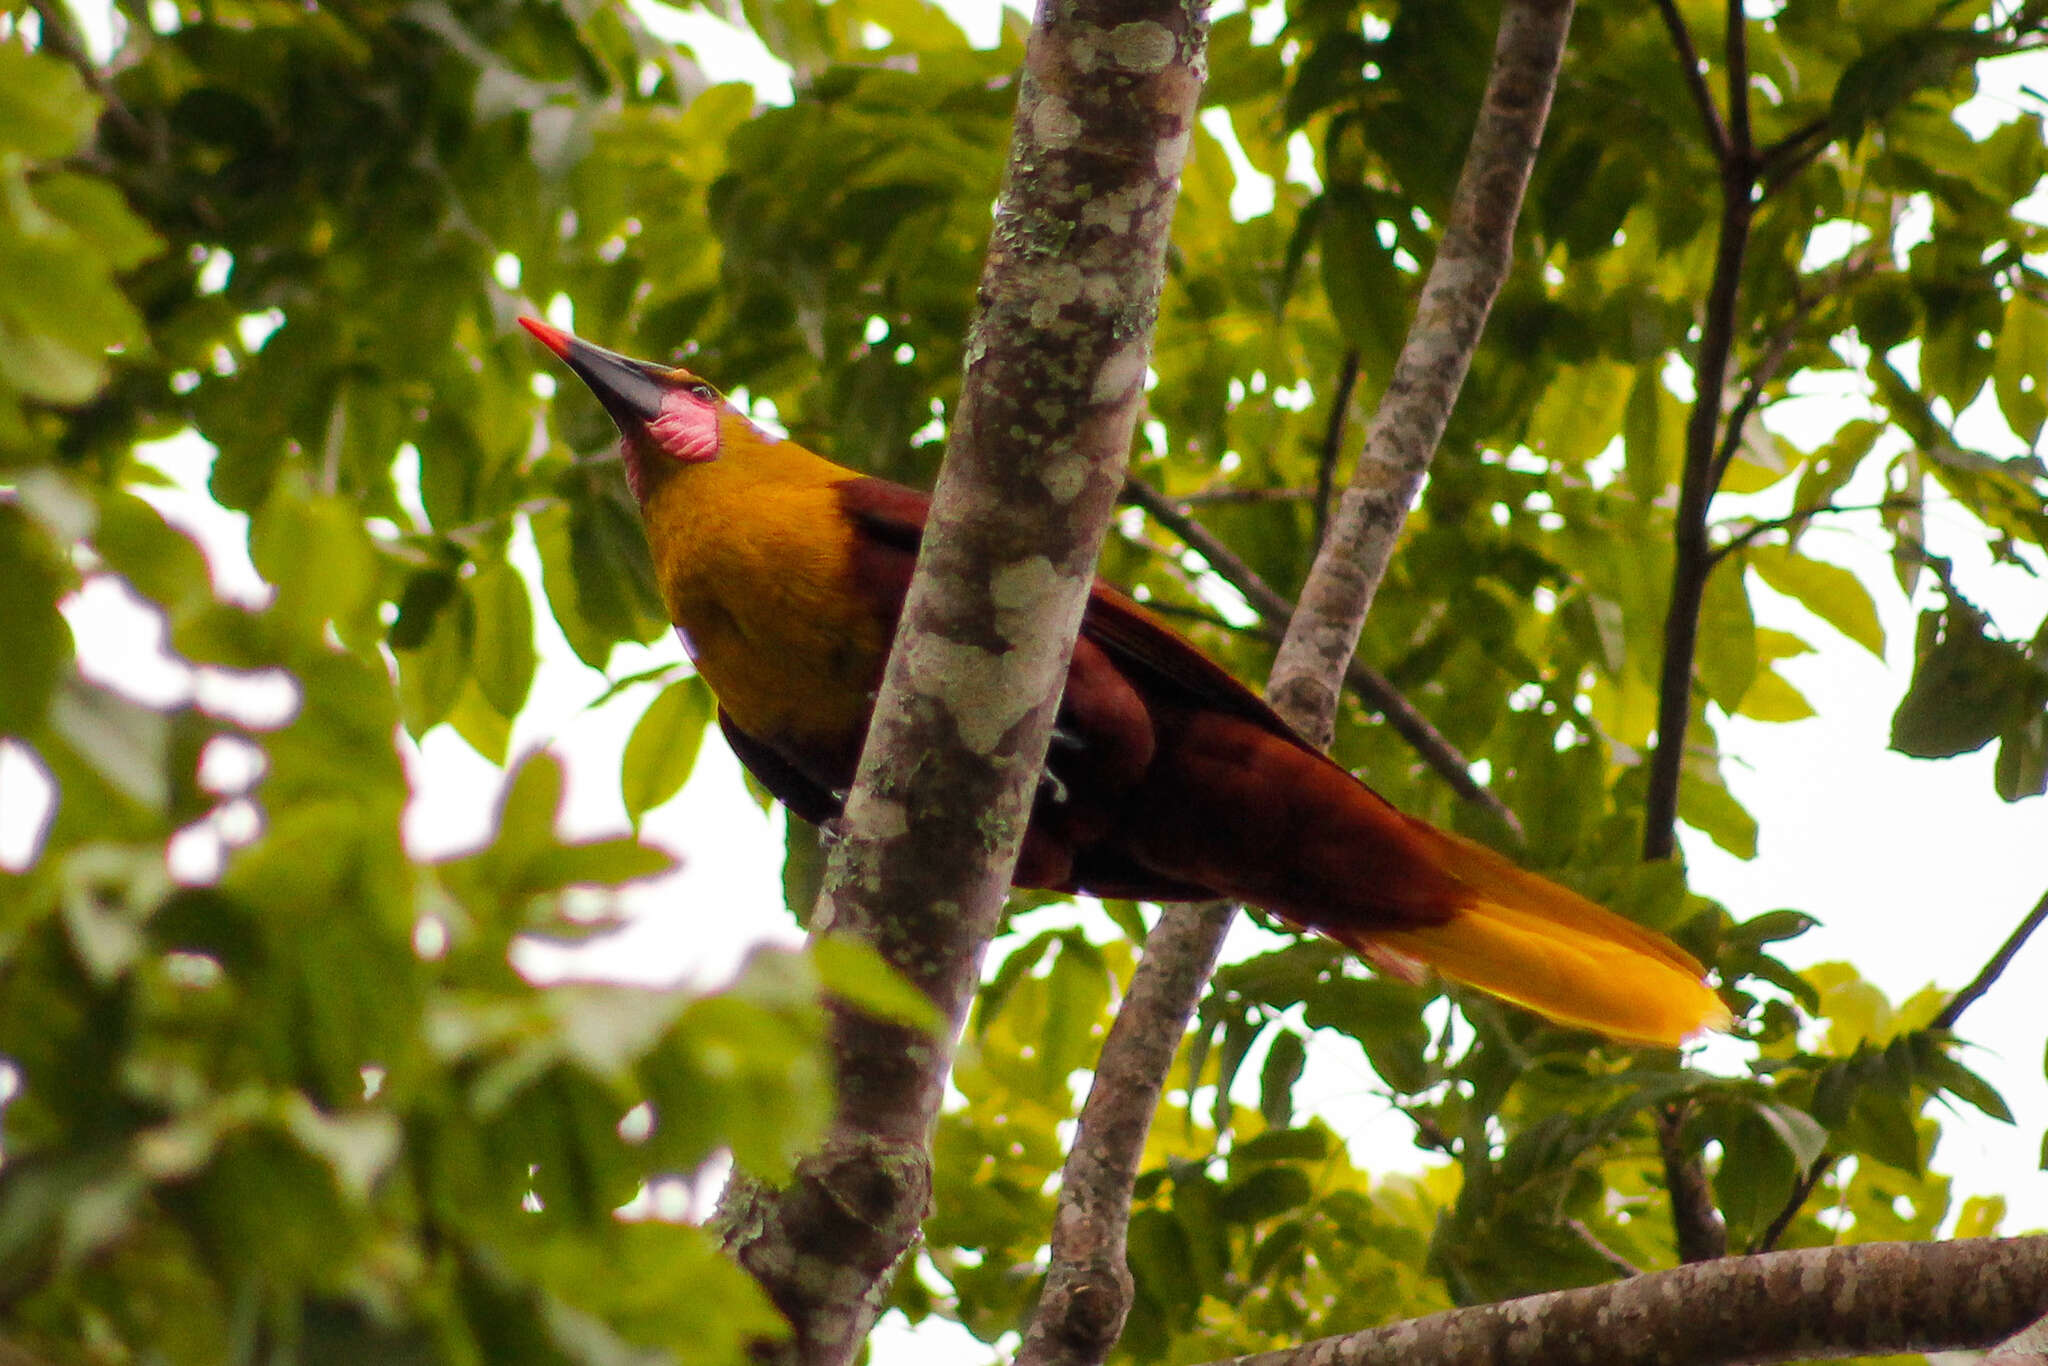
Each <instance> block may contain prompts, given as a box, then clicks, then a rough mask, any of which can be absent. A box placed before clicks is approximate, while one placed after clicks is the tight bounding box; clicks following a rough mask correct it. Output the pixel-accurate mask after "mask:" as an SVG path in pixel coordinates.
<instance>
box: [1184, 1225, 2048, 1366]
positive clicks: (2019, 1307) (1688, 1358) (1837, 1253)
mask: <svg viewBox="0 0 2048 1366" xmlns="http://www.w3.org/2000/svg"><path fill="white" fill-rule="evenodd" d="M2044 1312H2048V1237H2032V1238H1964V1239H1958V1240H1956V1241H1954V1242H1947V1243H1861V1244H1858V1245H1856V1246H1853V1247H1808V1248H1798V1249H1796V1250H1794V1251H1790V1252H1772V1253H1766V1254H1764V1255H1762V1256H1758V1257H1724V1258H1722V1259H1721V1260H1720V1261H1717V1262H1703V1263H1700V1264H1698V1265H1694V1266H1682V1267H1679V1268H1678V1269H1677V1270H1675V1271H1659V1272H1655V1273H1652V1274H1650V1275H1644V1276H1637V1277H1634V1278H1633V1279H1630V1280H1625V1281H1614V1282H1610V1283H1609V1284H1606V1285H1595V1286H1588V1287H1586V1288H1584V1289H1580V1290H1558V1291H1553V1292H1551V1293H1549V1294H1547V1295H1531V1296H1529V1297H1528V1298H1526V1299H1519V1300H1508V1301H1505V1302H1504V1303H1501V1304H1486V1305H1477V1306H1474V1307H1472V1308H1469V1309H1453V1310H1450V1311H1449V1312H1448V1313H1442V1314H1432V1315H1430V1316H1429V1317H1428V1318H1422V1319H1411V1320H1409V1321H1408V1322H1406V1323H1396V1324H1391V1325H1388V1326H1387V1327H1384V1328H1369V1329H1366V1330H1365V1331H1364V1332H1360V1333H1352V1334H1349V1335H1347V1336H1345V1337H1338V1338H1323V1339H1321V1340H1320V1341H1316V1342H1308V1343H1304V1344H1302V1345H1301V1346H1299V1347H1292V1348H1288V1349H1287V1350H1285V1351H1279V1352H1263V1353H1260V1354H1259V1355H1257V1356H1247V1357H1234V1358H1231V1359H1230V1361H1229V1362H1228V1363H1224V1362H1217V1363H1214V1364H1213V1366H1407V1364H1408V1363H1411V1362H1418V1361H1484V1362H1488V1363H1490V1364H1491V1366H1565V1364H1566V1363H1577V1362H1600V1363H1602V1366H1724V1363H1725V1364H1726V1366H1734V1363H1738V1362H1740V1363H1762V1362H1774V1361H1798V1360H1802V1359H1806V1358H1811V1357H1816V1356H1840V1355H1863V1354H1873V1355H1874V1354H1878V1353H1894V1352H1928V1351H1953V1350H1969V1349H1981V1348H1984V1347H1989V1346H1991V1345H1992V1344H1993V1343H1996V1342H1999V1341H2000V1340H2001V1339H2004V1338H2006V1337H2008V1336H2009V1335H2011V1334H2013V1333H2016V1332H2018V1331H2019V1330H2020V1329H2022V1328H2024V1327H2026V1326H2027V1325H2028V1324H2030V1323H2033V1322H2034V1321H2035V1320H2037V1319H2039V1318H2040V1317H2041V1316H2042V1314H2043V1313H2044Z"/></svg>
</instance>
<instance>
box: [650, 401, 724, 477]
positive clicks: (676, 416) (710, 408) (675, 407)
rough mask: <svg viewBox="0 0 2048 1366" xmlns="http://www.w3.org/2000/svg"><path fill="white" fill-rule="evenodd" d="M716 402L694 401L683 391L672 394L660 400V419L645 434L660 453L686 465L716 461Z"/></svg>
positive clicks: (718, 405)
mask: <svg viewBox="0 0 2048 1366" xmlns="http://www.w3.org/2000/svg"><path fill="white" fill-rule="evenodd" d="M723 406H724V405H723V404H721V403H720V402H719V401H718V400H717V399H715V398H714V399H710V400H708V401H707V400H705V399H701V398H698V397H697V396H696V395H694V394H692V393H691V392H690V391H689V390H687V389H676V390H672V391H671V392H669V393H668V394H666V395H665V396H663V398H662V400H661V416H660V417H657V418H655V419H654V421H652V422H650V423H648V424H647V431H648V434H649V435H650V436H652V437H653V438H654V439H655V441H656V442H657V443H659V444H660V446H661V449H662V450H663V451H664V452H665V453H667V454H668V455H669V456H671V457H672V458H674V459H676V460H680V461H682V462H683V463H684V464H686V465H694V464H697V463H699V462H701V461H705V460H716V459H717V458H718V414H719V409H720V408H721V407H723Z"/></svg>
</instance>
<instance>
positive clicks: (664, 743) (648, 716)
mask: <svg viewBox="0 0 2048 1366" xmlns="http://www.w3.org/2000/svg"><path fill="white" fill-rule="evenodd" d="M717 707H718V702H717V699H716V698H714V697H713V696H712V695H711V689H710V688H708V687H706V686H705V685H704V680H703V679H701V678H698V677H696V676H695V675H692V676H690V677H688V678H683V679H678V680H677V681H676V682H674V683H671V684H669V685H668V686H667V687H666V688H663V689H662V690H661V692H660V693H659V694H657V695H656V697H655V699H654V701H653V702H651V703H649V704H648V707H647V710H646V711H644V712H642V713H641V715H640V719H639V721H638V722H636V723H635V724H634V726H633V733H632V735H631V736H629V737H628V738H627V740H626V753H625V758H624V759H623V760H622V761H621V763H620V765H619V790H620V792H621V794H622V795H623V796H624V797H625V800H626V816H627V818H628V819H629V820H631V821H633V822H634V823H635V824H638V823H639V820H640V818H641V817H642V816H644V815H645V814H646V813H647V812H649V811H652V810H653V809H654V808H655V807H657V806H660V805H661V804H662V803H663V802H665V801H667V800H668V799H669V798H671V797H673V796H675V795H676V793H678V792H680V791H682V790H683V784H684V783H686V782H688V781H689V779H690V772H691V770H692V769H694V768H695V767H696V765H697V752H698V750H699V749H701V748H702V747H703V744H704V732H705V729H706V728H707V727H708V726H709V725H710V724H711V718H712V715H713V713H714V712H716V710H717ZM806 909H808V908H806Z"/></svg>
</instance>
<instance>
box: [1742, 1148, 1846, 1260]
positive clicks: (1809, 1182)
mask: <svg viewBox="0 0 2048 1366" xmlns="http://www.w3.org/2000/svg"><path fill="white" fill-rule="evenodd" d="M1840 1160H1841V1159H1840V1157H1838V1156H1837V1155H1836V1154H1834V1153H1822V1154H1821V1155H1820V1156H1819V1157H1816V1158H1814V1159H1813V1164H1812V1165H1811V1166H1809V1167H1808V1168H1807V1169H1806V1170H1805V1171H1804V1172H1801V1173H1800V1175H1799V1179H1798V1180H1797V1181H1794V1182H1793V1183H1792V1194H1791V1195H1790V1196H1788V1197H1787V1198H1786V1200H1785V1207H1784V1208H1783V1209H1781V1210H1779V1211H1778V1213H1777V1217H1776V1218H1774V1219H1772V1220H1771V1223H1770V1226H1769V1227H1768V1228H1766V1229H1765V1230H1764V1231H1763V1232H1762V1233H1760V1234H1758V1235H1757V1238H1756V1241H1755V1242H1753V1243H1751V1244H1750V1245H1749V1247H1748V1249H1747V1250H1748V1251H1750V1252H1752V1253H1755V1252H1769V1251H1770V1250H1771V1249H1772V1248H1774V1247H1776V1246H1777V1245H1778V1240H1779V1239H1780V1238H1782V1237H1784V1236H1785V1230H1786V1229H1788V1228H1790V1227H1792V1220H1793V1219H1794V1218H1796V1217H1797V1216H1798V1214H1799V1211H1800V1210H1802V1209H1804V1208H1806V1202H1807V1199H1808V1198H1809V1197H1811V1196H1812V1194H1813V1191H1814V1187H1816V1186H1818V1185H1820V1183H1821V1179H1822V1178H1823V1177H1825V1176H1826V1175H1827V1174H1828V1172H1829V1171H1830V1170H1831V1169H1832V1168H1833V1167H1834V1165H1835V1163H1837V1162H1839V1161H1840Z"/></svg>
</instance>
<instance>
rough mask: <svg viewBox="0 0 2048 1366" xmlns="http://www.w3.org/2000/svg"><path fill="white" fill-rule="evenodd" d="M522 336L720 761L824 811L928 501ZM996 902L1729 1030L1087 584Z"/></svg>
mask: <svg viewBox="0 0 2048 1366" xmlns="http://www.w3.org/2000/svg"><path fill="white" fill-rule="evenodd" d="M520 321H521V323H522V324H523V325H524V326H525V328H526V329H527V331H529V332H531V333H532V334H533V335H534V336H535V337H537V338H539V339H540V341H541V342H542V343H543V344H544V345H545V346H547V348H548V349H549V350H551V351H553V352H554V353H555V354H556V355H557V356H559V357H560V358H561V359H562V360H563V361H564V362H565V363H566V364H567V365H568V366H569V368H570V369H571V370H573V371H575V372H576V374H577V375H578V376H579V377H580V378H581V379H582V380H583V382H584V383H585V384H587V385H589V386H590V389H591V391H592V392H593V393H594V394H595V395H596V396H597V400H598V402H599V403H601V404H603V405H604V408H605V411H606V412H607V413H609V414H610V415H611V418H612V421H613V422H614V423H615V424H616V425H617V426H618V428H619V431H620V434H621V436H622V449H623V456H624V461H625V469H626V478H627V480H628V481H629V483H630V484H631V486H632V490H633V494H634V496H635V498H637V499H638V500H639V504H640V510H641V516H642V519H643V521H644V523H645V526H646V530H647V542H648V545H649V547H650V548H651V549H652V551H653V554H654V564H655V571H656V577H657V579H658V580H659V583H660V586H661V592H662V596H663V599H664V600H665V602H666V603H667V606H668V610H669V614H670V618H671V619H672V620H673V621H674V622H675V625H676V630H677V633H678V634H679V635H680V636H681V637H682V641H683V646H684V648H685V649H686V650H688V651H689V654H690V657H691V659H692V660H694V661H695V662H696V666H697V669H698V671H699V672H700V673H701V674H702V675H703V678H704V680H705V682H706V683H708V684H709V685H710V686H711V690H712V691H713V692H714V693H715V694H717V697H718V701H719V714H718V719H719V724H720V726H721V727H722V728H723V730H724V732H725V735H726V738H727V740H729V741H730V742H731V744H732V748H733V751H734V752H735V753H736V754H738V755H739V757H740V760H741V761H742V762H743V763H745V764H746V766H747V767H748V768H749V769H750V770H751V771H752V772H753V774H754V776H755V777H756V778H758V779H760V781H761V783H762V784H763V785H764V786H765V787H767V789H768V790H769V791H770V792H772V793H774V794H775V796H776V797H777V798H778V799H779V800H780V801H781V802H782V803H783V804H784V805H786V806H787V807H788V808H789V809H790V810H791V811H793V812H795V813H796V814H797V815H799V816H802V817H803V818H804V819H806V820H809V821H813V822H824V821H827V820H830V819H831V818H832V817H834V816H836V815H838V814H839V810H840V804H841V800H842V796H843V794H844V792H845V791H846V789H847V788H848V787H849V786H850V785H851V783H852V781H853V773H854V767H855V764H856V762H857V761H858V759H859V757H860V749H861V743H862V741H863V739H864V738H865V737H866V734H867V728H868V721H869V717H870V714H871V712H872V709H873V706H874V693H875V690H876V688H877V687H878V686H879V685H880V682H881V677H882V669H883V665H884V662H885V659H886V656H887V652H888V649H889V642H890V638H891V636H892V635H893V633H894V631H895V629H896V620H897V616H898V614H899V613H900V612H901V610H902V607H903V598H904V594H905V592H906V590H907V589H908V587H909V583H910V575H911V569H912V566H913V563H914V561H915V559H916V556H917V548H918V541H919V537H920V536H921V535H922V533H923V529H924V521H925V513H926V508H927V506H928V502H929V500H928V499H927V498H926V496H925V495H924V494H921V493H918V492H915V491H914V490H911V489H907V488H904V487H902V486H900V485H897V484H891V483H887V482H885V481H883V480H879V479H874V478H869V477H866V476H863V475H861V474H858V473H856V472H855V471H853V470H849V469H845V468H843V467H841V466H839V465H835V464H832V463H831V462H830V461H827V460H825V459H822V458H821V457H819V456H816V455H813V454H812V453H811V452H810V451H808V450H805V449H804V448H803V447H802V446H799V445H797V444H796V443H795V442H792V441H781V440H776V439H775V438H773V437H771V436H769V435H767V434H766V433H764V432H763V431H761V429H760V428H758V427H756V426H755V425H754V424H753V423H752V422H750V421H749V420H748V419H747V417H746V416H745V414H743V413H741V412H740V411H739V410H738V409H736V408H734V407H733V406H732V405H731V404H729V403H727V402H726V401H725V400H724V399H723V398H721V397H720V395H719V393H718V391H717V390H716V389H714V388H713V387H712V386H711V385H710V384H708V383H706V382H705V381H704V380H701V379H699V378H698V377H697V376H695V375H693V374H691V373H690V372H689V371H687V370H682V369H675V368H671V367H668V366H664V365H658V364H654V363H651V362H647V361H636V360H630V359H628V358H626V357H624V356H621V355H617V354H615V353H613V352H611V351H607V350H605V349H603V348H602V347H598V346H593V345H592V344H590V343H589V342H586V341H583V340H581V339H580V338H577V337H574V336H571V335H570V334H568V333H566V332H563V331H561V330H559V329H557V328H554V327H550V326H549V325H547V324H546V323H542V322H537V321H535V320H533V319H531V318H522V319H521V320H520ZM1015 881H1016V884H1017V885H1018V886H1020V887H1042V888H1051V889H1054V890H1059V891H1070V892H1090V893H1094V894H1095V895H1098V896H1106V897H1127V898H1131V899H1135V900H1146V901H1183V900H1198V899H1209V898H1218V897H1228V898H1231V899H1234V900H1239V901H1247V902H1250V903H1252V904H1254V905H1258V906H1263V907H1265V908H1266V909H1267V910H1269V911H1272V912H1273V913H1275V914H1277V915H1280V916H1282V917H1284V918H1285V919H1287V920H1289V921H1291V922H1293V923H1294V924H1296V925H1300V926H1303V927H1306V928H1308V929H1312V930H1316V931H1318V932H1320V933H1322V934H1325V935H1328V936H1329V937H1330V938H1332V939H1334V940H1336V941H1337V942H1339V943H1341V944H1343V945H1345V946H1346V947H1348V948H1350V949H1352V950H1354V951H1355V952H1358V953H1360V954H1362V955H1363V956H1365V957H1367V958H1368V959H1370V960H1371V961H1374V962H1375V963H1379V964H1382V965H1386V964H1393V965H1396V966H1399V965H1402V964H1408V965H1411V966H1412V965H1413V963H1414V962H1415V961H1417V960H1419V961H1420V962H1421V963H1427V964H1429V965H1431V966H1434V967H1436V968H1437V969H1439V970H1440V971H1442V972H1443V973H1444V974H1445V975H1446V976H1448V977H1451V978H1454V979H1456V980H1458V981H1461V982H1466V983H1469V984H1471V985H1472V986H1475V987H1478V988H1480V989H1481V990H1483V991H1487V992H1491V993H1492V994H1494V995H1496V996H1500V997H1503V998H1505V999H1507V1000H1509V1001H1513V1002H1516V1003H1518V1004H1520V1005H1524V1006H1528V1007H1530V1008H1532V1009H1535V1010H1537V1011H1540V1012H1542V1013H1543V1014H1545V1015H1548V1016H1550V1017H1552V1018H1553V1019H1556V1020H1559V1021H1562V1022H1565V1023H1567V1024H1573V1025H1581V1026H1586V1027H1589V1028H1592V1029H1596V1030H1600V1031H1602V1032H1604V1033H1607V1034H1610V1035H1614V1036H1616V1037H1619V1038H1624V1039H1629V1040H1634V1041H1639V1042H1645V1043H1655V1044H1666V1045H1669V1044H1676V1043H1677V1042H1679V1041H1680V1040H1682V1039H1684V1038H1685V1037H1686V1036H1688V1035H1690V1034H1692V1033H1694V1032H1695V1031H1698V1030H1701V1029H1706V1028H1714V1027H1718V1026H1721V1025H1724V1024H1725V1023H1726V1022H1727V1019H1728V1012H1727V1010H1726V1009H1725V1008H1724V1007H1723V1006H1722V1004H1721V1001H1720V999H1719V998H1718V997H1717V996H1715V994H1714V993H1713V992H1712V991H1711V990H1709V989H1708V988H1707V987H1706V986H1705V985H1704V984H1703V983H1702V981H1701V976H1702V969H1701V967H1700V964H1699V963H1698V962H1697V961H1695V960H1694V959H1693V958H1692V957H1691V956H1690V955H1689V954H1687V953H1686V952H1685V951H1684V950H1683V949H1681V948H1679V947H1678V946H1677V945H1675V944H1673V943H1671V942H1670V941H1669V940H1667V939H1665V938H1664V937H1663V936H1661V935H1658V934H1655V933H1652V932H1651V931H1649V930H1646V929H1643V928H1642V927H1640V926H1638V925H1634V924H1632V923H1630V922H1629V921H1627V920H1624V919H1622V918H1621V917H1620V916H1617V915H1614V914H1613V913H1611V912H1609V911H1606V910H1603V909H1602V908H1600V907H1599V906H1596V905H1594V904H1593V903H1592V902H1590V901H1588V900H1586V899H1585V898H1584V897H1582V896H1579V895H1578V894H1577V893H1575V892H1572V891H1569V890H1567V889H1565V888H1563V887H1560V886H1558V885H1556V884H1555V883H1552V882H1549V881H1547V880H1545V879H1543V878H1540V877H1537V876H1536V875H1534V874H1533V873H1528V872H1524V871H1523V870H1522V869H1520V868H1517V867H1516V866H1515V865H1514V864H1512V863H1510V862H1509V861H1508V860H1507V859H1505V858H1503V857H1501V856H1500V855H1499V854H1496V853H1494V852H1493V851H1492V850H1490V849H1487V848H1486V847H1485V846H1483V845H1480V844H1476V843H1474V842H1472V841H1470V840H1467V839H1464V838H1461V837H1459V836H1457V835H1452V834H1447V833H1445V832H1443V831H1440V830H1437V829H1435V828H1434V827H1432V826H1429V825H1427V824H1425V823H1423V822H1422V821H1419V820H1416V819H1414V818H1412V817H1409V816H1404V815H1402V814H1401V813H1400V812H1399V811H1397V810H1395V809H1394V807H1393V806H1392V805H1391V804H1389V803H1388V802H1387V801H1386V800H1385V799H1383V798H1382V797H1380V796H1379V794H1377V793H1375V792H1374V791H1372V789H1370V788H1368V787H1366V786H1365V785H1364V784H1362V783H1360V782H1359V781H1357V780H1356V779H1355V778H1353V777H1352V776H1351V775H1350V774H1349V773H1347V772H1345V771H1344V770H1343V769H1342V768H1340V767H1338V765H1337V764H1335V763H1334V762H1332V761H1331V760H1330V759H1329V758H1327V757H1326V756H1325V755H1323V754H1322V753H1321V752H1320V751H1319V750H1317V749H1316V748H1315V747H1313V746H1312V745H1309V744H1308V743H1306V742H1305V741H1303V740H1302V739H1301V738H1300V737H1299V736H1297V735H1296V734H1295V733H1294V732H1293V730H1291V729H1290V728H1289V727H1288V726H1287V724H1286V723H1285V722H1284V721H1282V720H1281V719H1280V717H1279V716H1278V715H1277V714H1275V713H1274V711H1273V710H1272V709H1271V708H1270V707H1268V706H1267V705H1266V704H1265V703H1264V702H1263V701H1261V700H1260V699H1259V698H1258V697H1257V696H1255V695H1254V694H1253V693H1252V692H1251V691H1250V690H1248V689H1247V688H1245V687H1244V686H1243V685H1242V684H1240V683H1239V682H1238V681H1237V680H1236V679H1235V678H1232V677H1231V676H1230V674H1228V673H1227V672H1225V671H1224V670H1223V669H1222V668H1221V667H1219V666H1218V665H1216V664H1215V663H1213V662H1211V661H1210V660H1209V659H1207V658H1205V657H1204V656H1203V655H1202V654H1200V653H1199V652H1198V651H1197V650H1196V649H1195V647H1194V646H1192V645H1190V644H1189V643H1188V642H1187V641H1186V640H1184V639H1182V638H1181V637H1180V636H1179V635H1177V634H1176V633H1175V632H1173V631H1172V630H1171V629H1169V628H1168V627H1166V626H1165V625H1163V624H1162V623H1161V622H1159V621H1158V620H1157V619H1156V618H1154V617H1153V616H1152V615H1151V614H1150V613H1148V612H1146V611H1145V610H1144V609H1143V608H1142V607H1140V606H1139V605H1138V604H1137V603H1135V602H1133V601H1132V600H1131V599H1130V598H1128V597H1125V596H1124V595H1123V594H1121V593H1119V592H1117V591H1116V590H1115V589H1113V588H1111V587H1109V586H1108V585H1107V584H1104V583H1101V582H1099V581H1098V582H1097V583H1096V584H1095V587H1094V589H1093V591H1092V594H1091V596H1090V599H1089V603H1088V608H1087V612H1086V615H1085V616H1084V618H1083V620H1082V624H1081V634H1080V639H1079V640H1078V641H1077V642H1076V644H1075V647H1074V657H1073V664H1072V666H1071V668H1070V669H1069V671H1068V674H1067V684H1066V691H1065V693H1064V695H1063V697H1062V700H1061V703H1060V710H1059V716H1058V721H1057V729H1056V735H1055V739H1054V742H1053V745H1052V749H1051V753H1050V756H1049V759H1048V761H1047V780H1046V782H1045V783H1044V784H1043V786H1042V787H1041V789H1040V792H1039V795H1038V797H1037V799H1036V802H1035V804H1034V807H1033V811H1032V816H1031V822H1030V825H1029V827H1028V828H1027V830H1026V832H1025V837H1024V846H1023V853H1022V855H1021V856H1020V858H1019V860H1018V864H1017V871H1016V875H1015Z"/></svg>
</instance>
